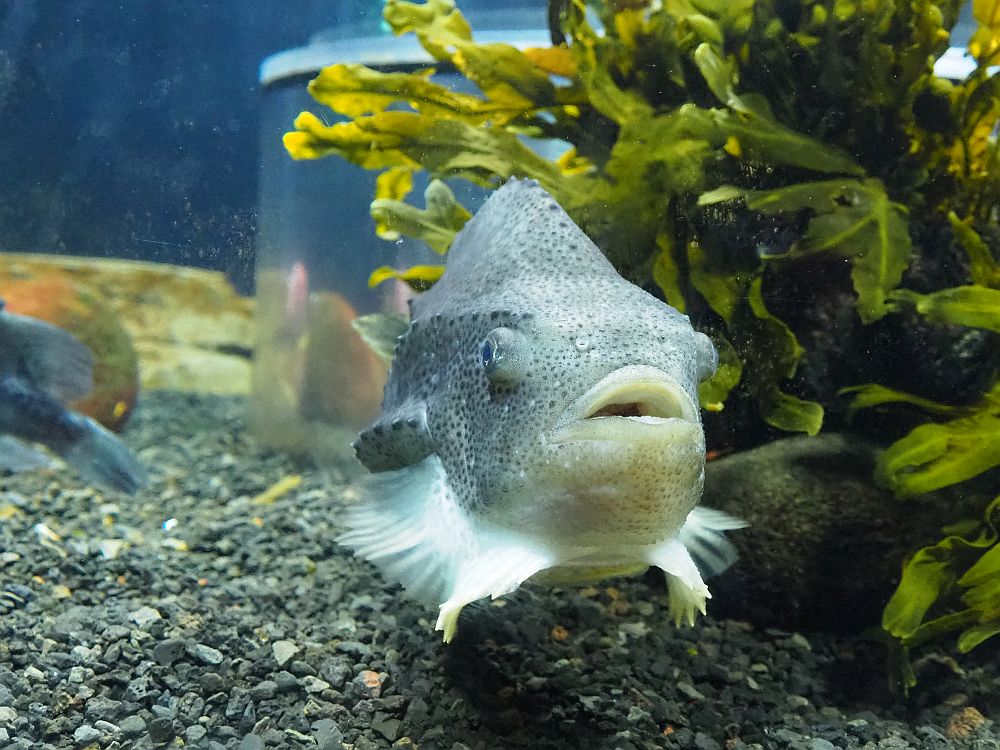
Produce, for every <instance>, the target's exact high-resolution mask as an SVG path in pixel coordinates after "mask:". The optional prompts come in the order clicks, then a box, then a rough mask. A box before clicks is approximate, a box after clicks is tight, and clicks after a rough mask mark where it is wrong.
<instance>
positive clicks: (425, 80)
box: [309, 64, 533, 124]
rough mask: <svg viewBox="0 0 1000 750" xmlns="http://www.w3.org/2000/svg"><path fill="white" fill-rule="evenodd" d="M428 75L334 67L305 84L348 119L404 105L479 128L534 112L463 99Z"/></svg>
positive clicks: (525, 104)
mask: <svg viewBox="0 0 1000 750" xmlns="http://www.w3.org/2000/svg"><path fill="white" fill-rule="evenodd" d="M432 73H433V71H432V70H425V71H419V72H416V73H383V72H380V71H377V70H372V69H371V68H367V67H365V66H364V65H356V64H350V65H348V64H337V65H331V66H329V67H327V68H323V69H322V70H321V71H320V72H319V75H317V76H316V78H314V79H313V80H312V81H310V83H309V93H310V94H311V95H312V97H313V98H314V99H315V100H316V101H318V102H319V103H321V104H325V105H326V106H328V107H330V108H331V109H333V110H334V111H336V112H340V113H341V114H344V115H347V116H349V117H361V116H363V115H369V114H374V113H375V112H381V111H383V110H385V109H387V108H388V107H389V106H390V105H393V104H397V103H406V104H408V105H410V106H411V107H413V108H414V109H415V110H417V111H418V112H421V113H423V114H425V115H431V116H434V117H442V118H454V119H459V120H463V121H465V122H469V123H472V124H478V123H481V122H485V121H487V120H492V121H494V122H507V121H509V120H511V119H513V118H515V117H519V116H521V115H523V114H524V113H525V110H527V109H530V108H532V107H533V104H532V102H530V101H525V100H520V101H517V102H514V101H511V100H509V99H508V100H505V101H500V102H498V101H492V100H486V99H481V98H479V97H478V96H472V95H470V94H461V93H458V92H456V91H452V90H451V89H449V88H447V87H445V86H441V85H439V84H436V83H433V82H432V81H430V80H429V76H430V75H431V74H432Z"/></svg>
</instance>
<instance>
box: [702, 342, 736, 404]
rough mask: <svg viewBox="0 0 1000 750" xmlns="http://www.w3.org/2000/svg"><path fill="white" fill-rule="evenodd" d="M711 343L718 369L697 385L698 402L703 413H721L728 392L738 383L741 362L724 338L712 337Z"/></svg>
mask: <svg viewBox="0 0 1000 750" xmlns="http://www.w3.org/2000/svg"><path fill="white" fill-rule="evenodd" d="M712 343H713V344H715V349H716V351H718V352H719V367H718V369H717V370H716V371H715V374H714V375H712V377H710V378H709V379H708V380H704V381H702V382H701V383H700V384H699V385H698V401H699V402H700V403H701V407H702V408H703V409H705V411H713V412H715V411H722V409H723V407H724V406H725V401H726V398H727V397H728V396H729V392H730V391H732V390H733V388H735V387H736V385H737V384H738V383H739V382H740V377H741V376H742V375H743V362H741V361H740V357H739V355H738V354H737V353H736V350H735V349H734V348H733V345H732V344H731V343H729V339H727V338H726V337H724V336H714V337H713V338H712Z"/></svg>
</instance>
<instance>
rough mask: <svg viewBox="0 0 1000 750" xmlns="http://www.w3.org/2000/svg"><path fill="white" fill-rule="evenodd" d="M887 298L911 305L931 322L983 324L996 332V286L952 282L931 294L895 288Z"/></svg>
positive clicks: (999, 326) (999, 310)
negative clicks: (951, 285)
mask: <svg viewBox="0 0 1000 750" xmlns="http://www.w3.org/2000/svg"><path fill="white" fill-rule="evenodd" d="M889 298H890V300H891V301H892V302H894V303H897V304H905V305H910V306H912V307H914V308H915V309H916V310H917V312H919V313H920V314H921V315H923V316H924V317H925V318H927V320H929V321H930V322H932V323H939V324H951V325H958V326H968V327H969V328H983V329H986V330H987V331H994V332H996V333H1000V289H988V288H987V287H983V286H956V287H951V288H948V289H942V290H941V291H939V292H933V293H932V294H917V293H916V292H912V291H910V290H909V289H897V290H895V291H894V292H893V293H892V294H891V295H890V297H889Z"/></svg>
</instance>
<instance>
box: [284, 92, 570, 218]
mask: <svg viewBox="0 0 1000 750" xmlns="http://www.w3.org/2000/svg"><path fill="white" fill-rule="evenodd" d="M295 127H296V132H292V133H286V134H285V148H286V149H288V151H289V153H290V154H291V155H292V157H293V158H296V159H315V158H319V157H321V156H326V155H327V154H337V155H339V156H341V157H343V158H345V159H347V160H348V161H351V162H353V163H355V164H358V165H360V166H362V167H365V168H366V169H381V168H384V167H396V166H404V167H413V168H417V167H423V168H424V169H425V170H427V171H428V172H430V173H432V174H434V175H438V176H455V177H464V178H466V179H468V180H471V181H473V182H476V183H478V184H480V185H486V186H490V185H492V184H493V182H495V181H496V180H497V179H498V178H499V179H500V180H506V179H508V178H509V177H515V176H516V177H533V178H535V179H536V180H538V181H539V182H540V183H541V184H542V186H543V187H544V188H546V189H547V190H548V191H549V192H550V193H552V194H553V195H554V197H556V199H557V200H559V201H560V202H564V201H565V198H566V197H567V195H566V189H567V187H568V183H567V182H566V181H565V180H564V179H563V178H562V174H561V172H560V171H559V167H558V166H557V165H555V164H553V163H552V162H551V161H549V160H547V159H545V158H544V157H542V156H540V155H539V154H538V153H537V152H535V151H533V150H532V149H531V148H529V147H528V146H526V145H525V144H524V143H522V142H521V141H520V140H519V139H518V137H517V136H516V135H514V134H512V133H509V132H507V131H505V130H502V129H496V128H490V127H475V126H473V125H470V124H468V123H465V122H461V121H456V120H440V119H437V118H435V117H430V116H427V115H422V114H420V113H419V112H397V111H386V112H377V113H375V114H374V115H369V116H367V117H358V118H355V119H354V120H352V121H351V122H345V123H337V124H335V125H325V124H323V123H322V122H321V121H320V120H319V118H317V117H316V116H315V115H313V114H312V113H310V112H303V113H302V114H301V115H299V116H298V117H297V118H296V119H295Z"/></svg>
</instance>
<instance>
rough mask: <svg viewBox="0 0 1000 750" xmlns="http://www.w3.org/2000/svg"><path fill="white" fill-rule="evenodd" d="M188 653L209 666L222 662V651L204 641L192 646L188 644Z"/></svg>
mask: <svg viewBox="0 0 1000 750" xmlns="http://www.w3.org/2000/svg"><path fill="white" fill-rule="evenodd" d="M188 653H189V654H190V655H191V657H192V658H194V659H197V660H198V661H200V662H201V663H202V664H207V665H208V666H210V667H214V666H217V665H219V664H222V659H223V656H222V652H221V651H219V650H218V649H216V648H212V647H211V646H206V645H205V644H204V643H196V644H194V645H193V646H189V647H188Z"/></svg>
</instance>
